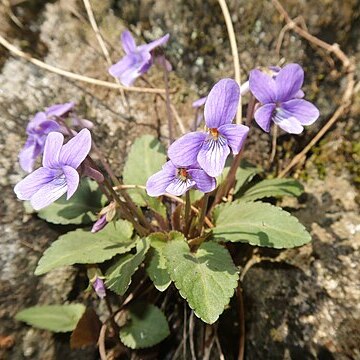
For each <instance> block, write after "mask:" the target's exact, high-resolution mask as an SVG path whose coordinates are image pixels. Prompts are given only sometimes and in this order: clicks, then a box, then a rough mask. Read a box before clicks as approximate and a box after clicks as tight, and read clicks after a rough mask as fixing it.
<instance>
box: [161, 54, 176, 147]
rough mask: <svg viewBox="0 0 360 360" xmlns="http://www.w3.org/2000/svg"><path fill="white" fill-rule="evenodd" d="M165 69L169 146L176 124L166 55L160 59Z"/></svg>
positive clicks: (172, 139)
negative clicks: (172, 108)
mask: <svg viewBox="0 0 360 360" xmlns="http://www.w3.org/2000/svg"><path fill="white" fill-rule="evenodd" d="M159 63H160V65H161V67H162V68H163V71H164V83H165V103H166V115H167V119H168V131H169V146H170V145H171V144H172V142H173V141H174V124H173V117H172V112H171V101H170V89H169V73H168V70H167V67H166V59H165V57H164V56H162V57H160V61H159Z"/></svg>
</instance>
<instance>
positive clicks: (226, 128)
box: [218, 124, 249, 155]
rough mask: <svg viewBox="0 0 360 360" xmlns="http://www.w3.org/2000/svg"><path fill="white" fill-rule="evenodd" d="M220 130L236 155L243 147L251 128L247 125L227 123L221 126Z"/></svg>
mask: <svg viewBox="0 0 360 360" xmlns="http://www.w3.org/2000/svg"><path fill="white" fill-rule="evenodd" d="M218 131H219V133H220V134H221V135H222V136H224V137H225V138H226V140H227V143H228V145H229V146H230V148H231V150H232V152H233V154H234V155H236V154H238V153H239V152H240V150H241V148H242V147H243V144H244V142H245V139H246V137H247V134H248V132H249V128H248V127H247V126H245V125H237V124H226V125H222V126H220V127H219V129H218Z"/></svg>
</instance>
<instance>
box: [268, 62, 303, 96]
mask: <svg viewBox="0 0 360 360" xmlns="http://www.w3.org/2000/svg"><path fill="white" fill-rule="evenodd" d="M275 82H276V101H278V102H283V101H287V100H290V99H293V98H294V97H295V96H296V94H297V93H298V91H299V90H300V88H301V86H302V84H303V82H304V70H303V69H302V67H301V66H300V65H299V64H288V65H286V66H284V67H283V68H282V69H281V70H280V71H279V73H278V75H277V76H276V79H275Z"/></svg>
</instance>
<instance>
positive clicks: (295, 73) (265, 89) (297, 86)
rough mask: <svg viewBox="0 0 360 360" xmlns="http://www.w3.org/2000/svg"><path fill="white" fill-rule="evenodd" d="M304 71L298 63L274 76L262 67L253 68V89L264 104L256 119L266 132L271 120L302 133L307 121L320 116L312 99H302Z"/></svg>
mask: <svg viewBox="0 0 360 360" xmlns="http://www.w3.org/2000/svg"><path fill="white" fill-rule="evenodd" d="M303 82H304V71H303V69H302V68H301V66H300V65H298V64H288V65H286V66H285V67H284V68H282V69H281V70H280V71H279V72H278V73H277V74H274V76H273V77H272V76H270V75H267V74H265V73H263V72H262V71H260V70H252V71H251V72H250V78H249V83H250V90H251V92H252V93H253V95H254V96H255V97H256V99H257V100H259V101H260V103H261V104H262V106H260V107H259V108H258V109H257V110H256V111H255V120H256V122H257V123H258V125H259V126H260V127H261V128H262V129H263V130H264V131H266V132H269V131H270V125H271V121H273V122H274V123H275V124H276V125H278V126H279V127H280V128H281V129H283V130H284V131H286V132H288V133H290V134H300V133H301V132H302V131H303V130H304V128H303V125H311V124H312V123H314V122H315V121H316V120H317V119H318V117H319V110H318V109H317V108H316V107H315V106H314V105H313V104H311V103H310V102H308V101H306V100H303V99H301V98H302V97H303V96H304V93H303V92H302V90H301V86H302V84H303Z"/></svg>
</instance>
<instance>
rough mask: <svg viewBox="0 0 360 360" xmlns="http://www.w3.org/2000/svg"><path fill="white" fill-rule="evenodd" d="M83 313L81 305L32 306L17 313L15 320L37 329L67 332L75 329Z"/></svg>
mask: <svg viewBox="0 0 360 360" xmlns="http://www.w3.org/2000/svg"><path fill="white" fill-rule="evenodd" d="M84 312H85V306H84V305H82V304H70V305H44V306H33V307H30V308H28V309H24V310H21V311H19V312H18V313H17V314H16V316H15V319H16V320H18V321H24V322H26V323H27V324H29V325H31V326H34V327H36V328H39V329H45V330H50V331H54V332H67V331H72V330H74V329H75V327H76V324H77V323H78V321H79V320H80V318H81V317H82V315H83V313H84Z"/></svg>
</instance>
